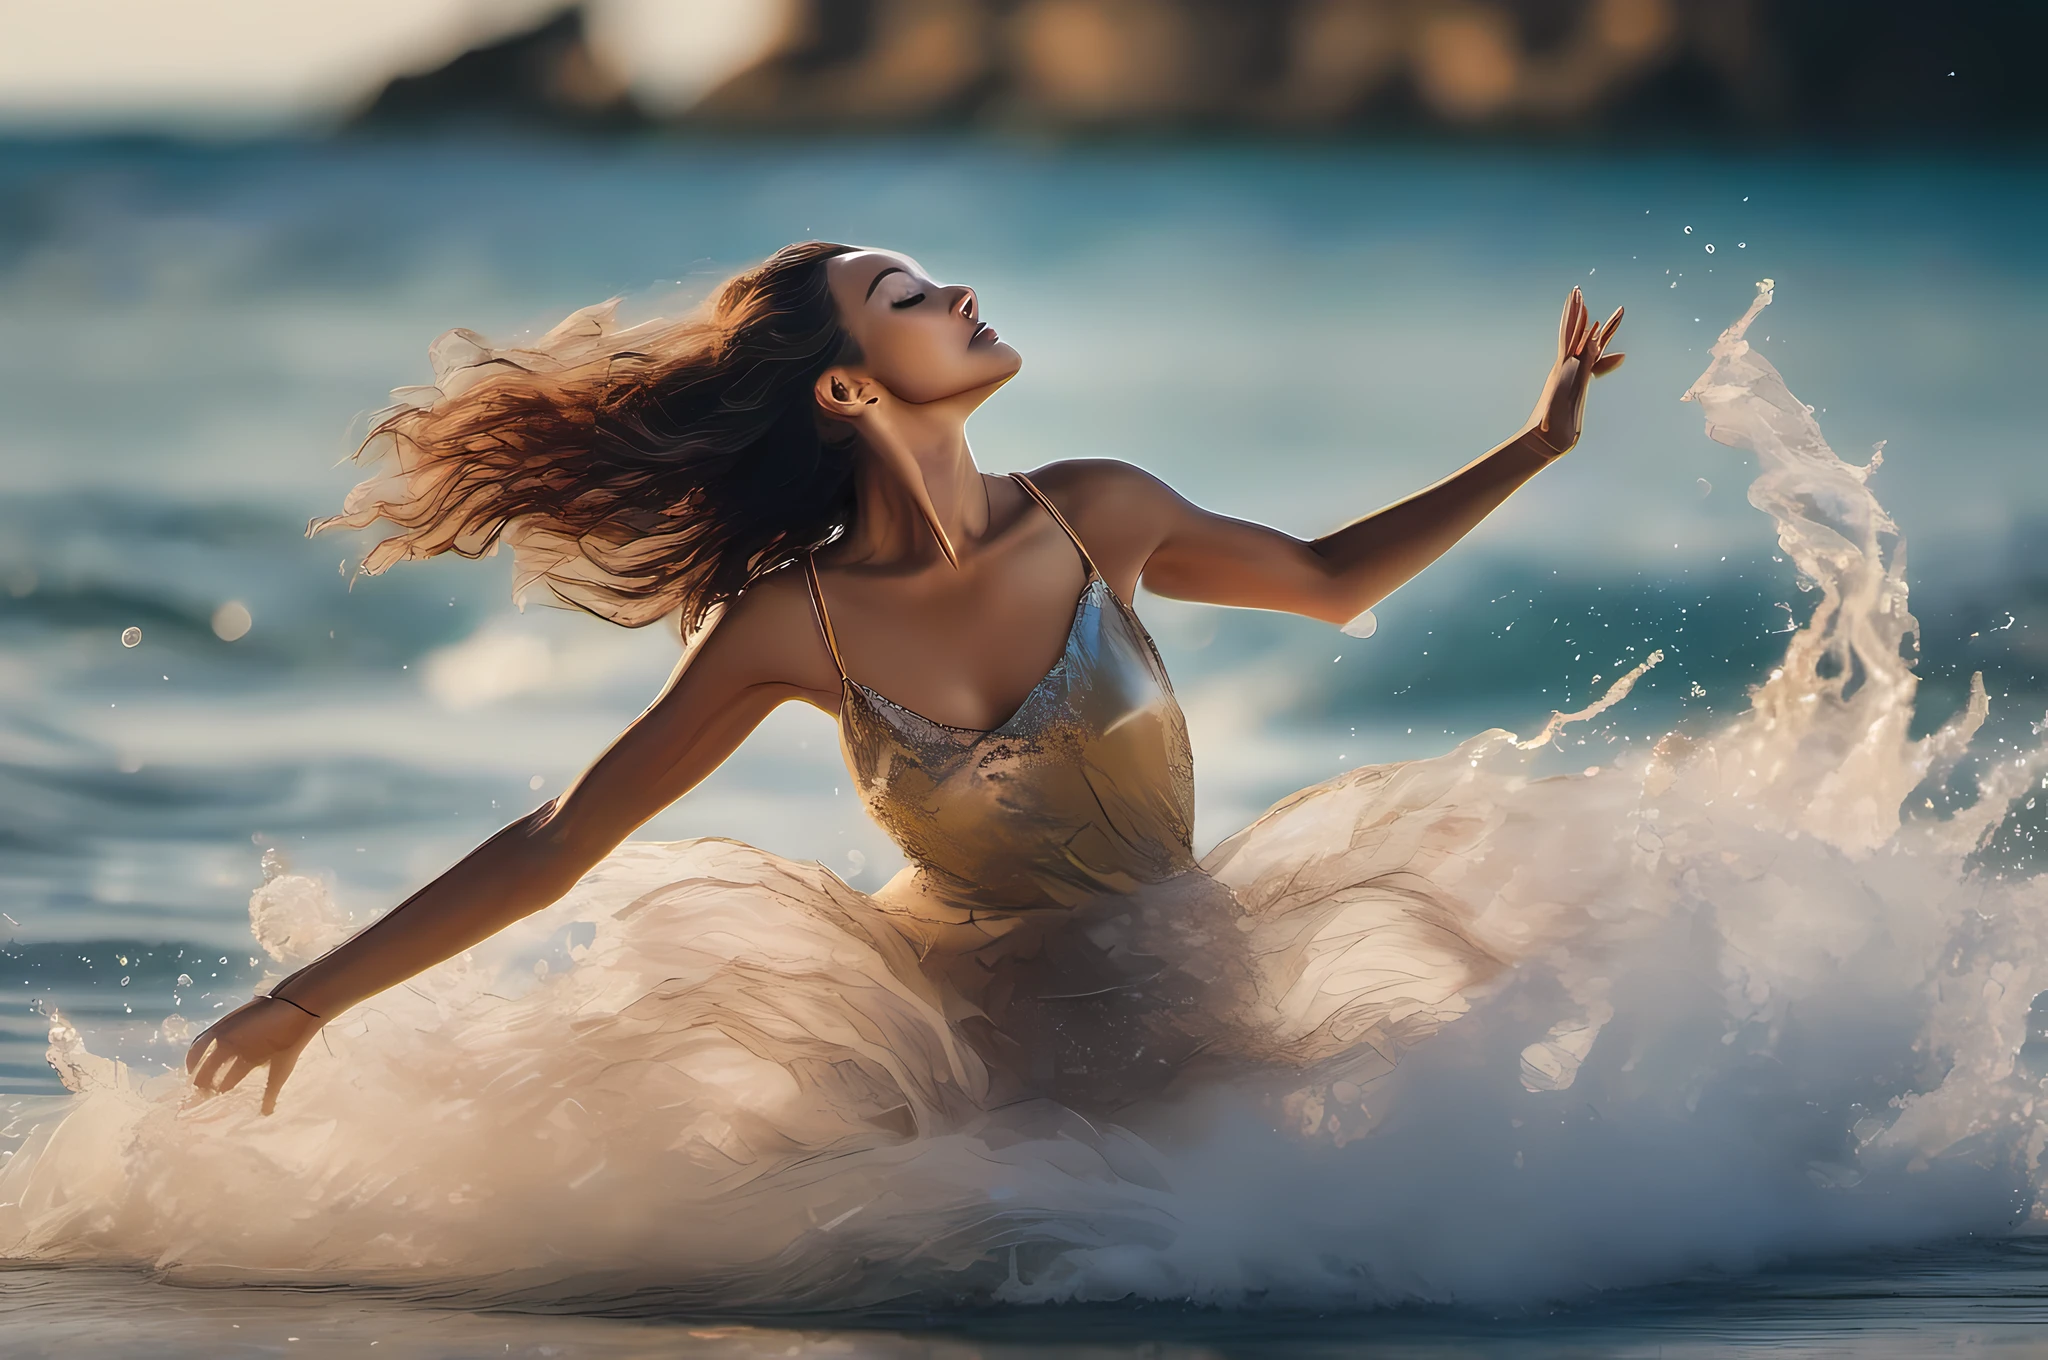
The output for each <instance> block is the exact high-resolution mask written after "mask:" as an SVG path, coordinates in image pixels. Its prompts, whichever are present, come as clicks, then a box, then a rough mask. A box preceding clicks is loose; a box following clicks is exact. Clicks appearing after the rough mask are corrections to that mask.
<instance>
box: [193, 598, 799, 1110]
mask: <svg viewBox="0 0 2048 1360" xmlns="http://www.w3.org/2000/svg"><path fill="white" fill-rule="evenodd" d="M785 575H786V576H789V577H790V579H787V580H777V581H773V582H766V583H763V584H762V585H761V586H759V587H757V588H755V589H753V590H749V591H748V592H747V593H746V594H745V595H742V596H741V597H740V598H739V599H738V600H737V601H735V602H734V603H733V605H732V606H731V607H730V608H728V610H727V611H726V615H725V617H724V618H723V619H721V620H720V621H719V622H718V623H717V624H716V625H715V626H714V627H713V628H712V629H711V631H710V632H709V634H708V635H707V636H705V637H704V638H703V639H702V640H701V641H700V643H699V644H698V645H697V646H696V647H695V648H693V649H692V651H691V652H690V654H689V655H688V656H687V657H685V658H684V659H683V661H682V662H681V663H680V664H679V665H678V666H677V667H676V670H675V673H674V674H673V675H672V676H671V677H670V679H669V682H668V684H667V685H666V686H665V687H664V688H663V690H662V692H661V694H660V696H659V697H658V698H657V699H656V700H655V701H654V703H653V704H652V705H650V706H649V707H648V709H647V710H646V711H645V712H644V713H642V714H641V715H640V716H639V717H638V718H637V719H635V720H634V721H633V722H632V724H631V725H629V726H628V727H627V728H626V730H625V731H624V732H623V733H621V734H620V736H619V737H618V738H617V740H615V741H614V742H613V743H612V744H611V746H610V747H609V748H608V749H606V751H605V752H604V753H603V754H602V755H600V756H599V757H598V758H597V760H596V761H594V762H593V763H592V764H591V766H590V767H589V768H588V769H587V770H585V771H584V772H583V773H582V774H581V775H580V776H578V777H577V779H576V780H575V782H574V783H572V784H571V785H570V786H569V788H568V789H567V790H565V791H564V792H563V793H562V794H561V795H560V796H559V797H557V798H555V799H553V800H551V801H550V802H548V803H545V804H543V805H542V806H540V807H539V808H536V809H535V810H534V811H533V812H531V813H529V814H527V815H526V816H524V817H522V818H520V819H519V820H518V821H515V822H513V823H512V824H511V825H510V826H507V827H506V828H505V829H504V830H502V831H500V832H498V834H497V835H495V836H493V837H491V838H490V839H489V840H487V841H485V842H484V843H483V844H482V845H479V846H478V847H477V848H476V849H475V850H472V851H471V852H470V853H469V854H467V855H465V856H464V857H463V858H462V859H461V860H460V861H458V862H457V863H456V864H455V865H454V866H453V867H452V868H450V869H448V870H447V871H446V872H445V873H443V874H442V875H441V876H440V877H438V878H436V879H435V880H434V881H433V882H431V883H429V884H428V885H427V886H426V887H424V888H422V889H420V891H418V892H417V893H414V894H413V895H412V896H411V897H410V898H408V899H406V900H405V901H404V902H402V903H400V904H399V905H398V906H397V907H395V908H393V909H392V910H391V911H389V912H387V913H385V914H384V915H383V916H382V917H380V918H378V919H377V920H376V921H374V922H372V923H371V924H370V925H368V926H365V927H364V928H363V929H362V930H360V931H358V932H356V934H355V935H353V936H351V937H350V938H349V939H348V940H346V941H344V942H343V943H341V944H340V945H337V946H336V947H335V948H334V949H332V950H330V951H328V952H327V953H326V954H324V955H322V956H321V957H320V958H318V959H316V960H314V961H313V962H312V963H310V964H308V965H306V966H305V967H304V968H301V969H299V970H298V971H297V972H296V973H293V974H292V975H291V976H290V977H287V978H285V979H284V980H283V981H282V982H280V983H278V984H277V985H276V986H275V987H273V988H272V989H271V991H270V994H269V996H267V997H266V996H259V997H257V998H255V999H254V1000H252V1001H250V1002H249V1003H248V1004H247V1005H244V1006H242V1007H240V1008H238V1009H237V1010H234V1011H232V1012H230V1013H229V1014H227V1015H226V1016H223V1017H222V1018H221V1019H220V1020H219V1021H217V1022H216V1023H215V1024H213V1025H212V1026H211V1027H209V1028H208V1029H207V1030H205V1031H204V1032H203V1033H201V1034H200V1035H199V1037H198V1038H197V1039H196V1040H195V1041H194V1042H193V1044H192V1047H191V1050H190V1052H189V1053H188V1054H187V1057H186V1068H187V1070H188V1071H191V1072H193V1073H194V1080H195V1084H196V1085H198V1086H199V1087H200V1088H201V1089H202V1090H229V1089H232V1088H233V1087H234V1086H235V1085H236V1084H237V1083H239V1082H240V1081H241V1080H242V1078H243V1077H245V1076H247V1075H248V1073H249V1072H250V1071H251V1070H252V1069H254V1068H256V1067H259V1066H262V1065H263V1064H265V1063H269V1064H270V1067H271V1071H270V1079H269V1083H268V1086H267V1089H266V1091H265V1094H264V1109H265V1112H266V1113H267V1112H268V1111H269V1110H270V1109H271V1108H272V1107H273V1105H274V1102H275V1099H276V1095H277V1089H278V1087H279V1086H281V1085H282V1084H283V1082H284V1079H285V1077H286V1076H288V1075H289V1074H290V1072H291V1068H292V1066H293V1065H294V1064H295V1063H296V1061H297V1058H298V1053H299V1051H300V1050H302V1049H303V1048H304V1046H305V1044H306V1042H307V1041H309V1040H310V1039H311V1038H312V1036H313V1034H314V1032H316V1031H317V1030H318V1028H319V1027H320V1025H321V1024H323V1023H325V1022H326V1021H327V1020H330V1019H332V1018H333V1017H335V1016H336V1015H339V1014H340V1013H341V1012H342V1011H344V1010H347V1009H348V1008H349V1007H350V1006H353V1005H355V1004H356V1003H357V1002H359V1001H362V1000H363V999H365V998H366V997H370V996H374V995H375V994H377V993H378V992H381V991H383V990H384V989H386V988H387V987H391V986H394V985H395V984H397V983H399V982H402V981H404V980H405V979H407V978H409V977H411V976H413V975H414V974H415V973H418V972H420V971H422V970H424V969H426V968H430V967H432V966H433V965H434V964H436V963H439V962H441V961H442V960H444V959H448V958H451V957H453V956H454V955H456V954H459V953H461V952H462V951H463V950H465V949H468V948H470V947H472V946H473V945H476V944H478V943H479V942H481V941H483V940H485V939H488V938H489V937H490V936H492V935H494V934H496V933H497V932H498V931H499V930H501V929H503V928H504V927H505V926H507V925H509V924H511V923H512V922H513V921H516V920H518V919H520V918H521V917H524V916H527V915H530V914H532V913H533V912H536V911H539V910H540V909H541V908H543V907H545V906H548V905H549V904H550V903H552V902H554V901H555V900H556V899H557V898H559V897H561V895H562V894H563V893H565V892H567V891H568V890H569V888H570V887H571V886H572V885H573V884H574V883H575V882H576V880H577V879H578V878H580V877H582V876H583V874H584V873H585V872H586V871H587V870H589V869H590V868H591V867H592V866H593V865H595V864H596V863H597V862H598V861H599V860H601V859H602V858H604V856H605V855H606V854H607V853H608V852H609V851H611V849H612V848H613V847H614V846H616V845H618V844H619V842H620V841H622V840H624V839H625V838H626V837H627V836H628V835H630V834H631V833H632V831H633V829H634V828H635V827H638V826H639V825H640V824H641V823H643V822H645V821H646V820H647V819H648V818H650V817H652V816H653V815H654V814H655V813H657V812H659V811H660V810H661V809H662V808H664V807H666V806H667V805H668V804H669V803H671V802H673V801H675V800H676V799H677V798H679V797H681V796H682V795H683V794H684V793H686V792H688V791H689V790H690V789H691V788H693V787H694V786H695V785H696V784H698V783H699V782H700V781H701V780H703V779H704V777H705V776H706V775H708V774H710V773H711V772H712V771H713V770H715V769H717V768H718V766H719V765H720V764H721V763H722V762H723V761H724V760H725V758H726V757H727V756H729V755H731V754H732V752H733V750H734V749H735V748H736V747H738V745H739V744H740V742H741V741H743V740H744V739H745V738H746V736H747V734H748V733H750V732H752V731H753V729H754V728H755V727H756V726H758V725H759V724H760V722H761V720H762V719H763V718H765V717H766V716H767V715H768V714H769V712H771V711H772V710H773V709H774V708H775V707H776V706H778V705H779V704H781V703H783V702H784V701H786V700H789V699H793V698H811V699H813V700H814V701H816V702H820V703H821V704H830V703H832V702H836V697H837V684H836V675H837V673H836V671H834V670H832V669H831V663H830V659H829V657H827V656H826V655H825V652H824V646H823V644H822V642H820V641H819V640H818V638H817V636H816V629H815V626H814V625H812V624H811V622H810V613H809V609H810V606H809V602H808V597H807V596H806V595H805V594H804V591H803V586H802V583H801V582H800V581H796V580H795V579H794V574H793V573H785ZM792 587H793V588H792ZM223 1065H225V1070H224V1071H223V1070H222V1068H223ZM216 1077H218V1079H217V1080H216Z"/></svg>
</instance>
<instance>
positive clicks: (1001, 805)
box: [811, 474, 1194, 915]
mask: <svg viewBox="0 0 2048 1360" xmlns="http://www.w3.org/2000/svg"><path fill="white" fill-rule="evenodd" d="M1016 480H1017V482H1018V484H1019V485H1020V486H1022V487H1023V488H1024V489H1025V491H1026V492H1027V493H1029V494H1030V495H1031V497H1032V498H1033V499H1034V500H1035V501H1037V502H1038V504H1040V505H1041V506H1043V507H1044V508H1045V510H1046V511H1047V512H1048V513H1049V514H1051V515H1052V517H1053V519H1054V520H1055V521H1056V522H1057V523H1058V524H1059V526H1060V528H1061V529H1063V530H1065V532H1066V533H1067V535H1068V537H1069V538H1071V539H1073V542H1074V545H1075V547H1076V549H1077V550H1078V551H1079V552H1080V554H1081V558H1082V562H1083V564H1084V565H1085V566H1086V568H1087V573H1088V575H1087V583H1086V584H1085V585H1084V586H1083V587H1082V590H1081V596H1080V599H1079V600H1078V601H1077V602H1076V603H1075V606H1074V618H1073V624H1072V626H1071V627H1070V628H1069V630H1068V633H1067V641H1066V646H1065V648H1064V649H1063V650H1062V651H1061V653H1060V656H1059V658H1058V660H1056V661H1055V662H1054V663H1053V665H1052V668H1051V669H1050V670H1048V671H1047V672H1046V673H1045V676H1044V677H1043V678H1042V679H1040V680H1039V682H1038V683H1037V684H1036V685H1035V686H1033V687H1032V689H1031V692H1030V693H1029V694H1028V695H1026V696H1025V699H1024V702H1023V703H1022V705H1020V706H1019V707H1018V709H1017V711H1016V712H1015V713H1014V714H1012V715H1011V716H1010V718H1009V719H1008V720H1007V721H1005V722H1004V723H1003V724H1002V725H1001V726H999V727H995V728H992V729H989V730H987V731H978V730H974V729H968V728H959V727H953V726H949V725H947V724H945V723H940V722H936V721H934V720H933V719H931V718H927V717H925V716H924V715H923V714H920V713H916V712H913V711H912V710H910V709H908V708H905V707H903V706H902V705H901V704H898V703H895V702H893V701H892V700H890V699H888V698H886V697H884V696H883V695H881V694H878V693H877V692H875V691H874V690H872V689H870V688H869V687H868V686H866V685H864V684H862V683H860V682H859V681H858V680H855V679H853V678H852V677H851V676H847V675H845V673H844V666H843V665H842V666H841V676H842V691H843V696H842V701H841V704H840V717H839V730H840V744H841V748H842V750H843V752H844V754H845V757H846V763H847V767H848V769H849V770H851V772H852V774H853V778H854V782H855V785H856V787H857V788H858V789H859V792H860V796H861V799H862V801H863V802H864V803H865V804H866V806H867V809H868V812H869V813H870V815H872V816H873V817H874V819H875V820H876V821H877V822H878V823H880V825H881V826H882V827H883V829H884V830H886V831H887V832H888V833H889V835H890V836H891V837H892V838H893V839H894V840H895V841H896V843H897V845H898V846H900V847H901V848H902V850H903V853H904V856H905V857H906V858H907V859H908V860H909V861H910V863H911V865H912V866H913V868H914V869H915V870H916V871H917V875H918V877H919V878H920V879H921V880H922V882H921V883H920V884H919V887H920V888H921V889H922V892H923V895H925V896H927V897H929V898H936V899H937V900H939V901H941V902H944V903H948V904H951V905H953V906H956V907H958V908H961V909H963V910H965V911H967V912H969V913H971V914H974V915H983V914H987V913H1009V912H1017V911H1029V910H1032V909H1034V908H1042V907H1063V906H1073V905H1076V904H1077V903H1079V902H1082V901H1086V900H1089V899H1094V898H1099V897H1102V896H1104V895H1106V894H1119V893H1128V892H1130V891H1132V890H1134V889H1136V888H1137V887H1140V886H1142V885H1146V884H1152V883H1159V882H1163V881H1165V880H1166V879H1169V878H1172V877H1174V876H1176V875H1179V874H1182V873H1185V872H1186V871H1187V870H1189V869H1191V868H1193V867H1194V854H1193V849H1192V839H1193V819H1194V761H1193V756H1192V754H1191V752H1190V749H1189V746H1188V734H1187V724H1186V721H1185V720H1184V719H1183V717H1182V715H1181V711H1180V706H1179V704H1177V703H1176V702H1175V700H1174V697H1173V686H1172V684H1171V682H1170V681H1169V680H1168V679H1167V675H1166V668H1165V666H1164V665H1163V664H1162V663H1161V661H1160V659H1159V653H1158V649H1157V648H1156V647H1154V645H1153V643H1152V639H1151V637H1150V635H1149V634H1147V633H1146V631H1145V627H1144V625H1143V624H1142V623H1140V622H1139V621H1138V617H1137V615H1136V614H1135V613H1134V612H1132V610H1131V608H1130V606H1129V605H1127V604H1125V603H1124V602H1123V601H1122V600H1121V599H1120V598H1118V596H1117V594H1116V592H1115V591H1113V590H1111V589H1110V587H1109V583H1108V582H1107V581H1105V580H1104V579H1103V578H1102V575H1101V573H1100V572H1098V571H1097V570H1096V569H1095V564H1094V561H1093V560H1092V559H1091V558H1090V557H1089V556H1088V552H1087V549H1086V547H1085V546H1084V545H1082V543H1081V541H1080V539H1079V538H1078V537H1076V536H1075V535H1074V532H1073V530H1072V528H1071V527H1069V526H1068V525H1067V523H1066V521H1065V519H1064V518H1062V517H1061V516H1060V514H1059V511H1058V510H1057V509H1055V508H1054V507H1053V505H1052V503H1051V502H1050V501H1049V500H1047V499H1046V497H1045V496H1044V494H1043V493H1042V492H1040V491H1039V490H1038V488H1037V487H1036V486H1034V485H1033V484H1032V483H1031V482H1030V481H1029V480H1028V479H1027V478H1025V477H1023V476H1022V475H1021V474H1017V475H1016ZM811 583H812V588H813V592H814V594H813V599H814V601H815V602H816V603H817V604H818V606H819V610H818V615H819V622H820V625H821V626H822V627H823V629H824V630H825V634H826V638H827V641H828V643H829V644H830V645H831V647H832V653H833V658H834V660H835V661H837V660H838V646H837V641H836V639H835V638H834V637H833V635H832V631H831V622H830V614H829V612H828V611H827V610H826V608H825V602H824V598H823V594H822V592H821V591H819V590H818V589H817V582H816V575H815V570H813V571H812V573H811Z"/></svg>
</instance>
